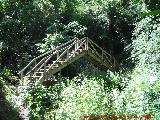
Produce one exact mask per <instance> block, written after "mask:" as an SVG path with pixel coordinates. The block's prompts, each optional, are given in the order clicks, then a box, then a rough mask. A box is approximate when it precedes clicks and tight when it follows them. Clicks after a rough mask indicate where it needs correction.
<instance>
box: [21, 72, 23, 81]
mask: <svg viewBox="0 0 160 120" xmlns="http://www.w3.org/2000/svg"><path fill="white" fill-rule="evenodd" d="M21 80H22V81H23V72H21Z"/></svg>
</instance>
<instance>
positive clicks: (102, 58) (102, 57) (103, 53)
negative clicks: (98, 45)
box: [102, 50, 104, 61]
mask: <svg viewBox="0 0 160 120" xmlns="http://www.w3.org/2000/svg"><path fill="white" fill-rule="evenodd" d="M103 55H104V51H103V50H102V61H103V60H104V56H103Z"/></svg>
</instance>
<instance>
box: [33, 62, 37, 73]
mask: <svg viewBox="0 0 160 120" xmlns="http://www.w3.org/2000/svg"><path fill="white" fill-rule="evenodd" d="M34 65H35V66H36V65H37V62H36V60H35V61H34ZM34 71H35V72H36V71H37V67H36V68H35V70H34Z"/></svg>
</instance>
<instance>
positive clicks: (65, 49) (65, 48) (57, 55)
mask: <svg viewBox="0 0 160 120" xmlns="http://www.w3.org/2000/svg"><path fill="white" fill-rule="evenodd" d="M78 49H82V50H86V51H88V52H89V51H90V50H91V52H92V53H93V54H94V55H95V56H96V57H98V58H100V59H101V60H102V62H105V63H107V64H109V65H110V66H111V67H112V68H115V66H116V60H115V58H114V57H113V56H111V55H110V54H109V53H107V52H106V51H105V50H103V49H102V48H101V47H100V46H98V45H97V44H96V43H94V42H93V41H92V40H90V39H89V38H87V37H85V38H83V39H78V38H74V39H72V40H70V41H68V42H67V43H64V44H62V45H60V46H58V47H56V48H55V49H53V50H50V51H48V52H46V53H44V54H42V55H39V56H37V57H36V58H34V59H32V60H31V62H30V63H29V64H28V65H27V66H26V67H24V68H23V69H22V70H21V71H20V72H19V75H20V76H21V79H23V77H24V76H26V75H27V76H28V75H33V74H34V73H35V72H37V71H39V70H40V69H41V68H43V69H44V76H46V75H47V72H49V70H50V69H51V68H52V67H53V66H54V64H56V63H57V62H58V61H59V60H60V59H65V60H69V59H70V58H71V57H72V56H73V55H74V54H75V53H76V51H77V50H78ZM70 53H73V54H72V55H71V56H69V54H70ZM51 60H52V61H54V62H53V63H52V64H51V65H50V67H49V69H48V70H47V69H46V65H47V64H48V62H49V61H51Z"/></svg>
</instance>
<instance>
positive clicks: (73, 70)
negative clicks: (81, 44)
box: [0, 0, 160, 120]
mask: <svg viewBox="0 0 160 120" xmlns="http://www.w3.org/2000/svg"><path fill="white" fill-rule="evenodd" d="M159 9H160V1H158V0H149V1H148V0H70V1H68V0H45V1H44V0H0V119H2V120H11V119H12V120H19V119H22V118H21V116H19V115H18V114H19V113H20V112H21V109H20V107H21V106H22V103H23V107H24V106H25V108H26V110H27V111H28V118H29V119H30V120H42V119H43V120H54V119H55V120H70V119H71V120H81V119H84V118H83V117H82V116H84V115H95V116H98V115H128V116H129V115H147V114H151V115H152V117H153V118H152V119H153V120H159V118H160V115H159V112H160V102H159V101H160V91H159V90H160V81H159V80H160V72H159V71H160V32H159V31H160V14H159V13H160V12H159ZM74 36H76V37H78V38H83V37H89V38H90V39H92V40H93V41H94V42H96V43H97V44H98V45H100V46H101V47H102V48H103V49H105V50H106V51H108V53H110V54H112V55H113V56H114V57H115V58H116V60H117V62H118V63H119V65H120V68H121V69H120V70H119V72H115V73H112V72H110V71H108V72H107V73H106V72H103V71H100V70H98V68H96V67H94V66H93V65H92V64H90V63H88V62H86V61H85V60H83V59H81V60H78V61H77V62H76V63H74V64H71V65H70V66H68V67H67V68H65V69H64V70H62V71H61V74H60V73H59V74H58V75H56V77H57V79H58V81H57V83H56V84H54V85H47V86H46V85H42V84H38V83H37V82H35V83H32V85H31V86H27V87H26V88H25V89H19V88H20V82H21V80H20V78H19V76H18V74H17V73H18V71H20V70H21V69H22V68H23V67H24V66H25V65H27V64H28V62H29V61H30V60H31V59H32V58H34V57H35V56H37V55H39V54H41V53H44V52H46V51H48V50H50V49H53V48H54V47H56V46H58V45H60V44H62V43H65V42H67V41H69V40H70V39H71V38H73V37H74ZM65 73H67V75H66V74H65ZM27 81H29V80H27ZM25 90H26V91H25ZM13 91H14V92H13ZM18 97H21V100H19V99H18ZM1 101H2V102H1ZM2 103H4V104H2ZM18 112H19V113H18ZM96 119H98V118H96ZM111 119H115V118H111ZM121 119H124V118H121ZM137 119H142V118H137Z"/></svg>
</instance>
